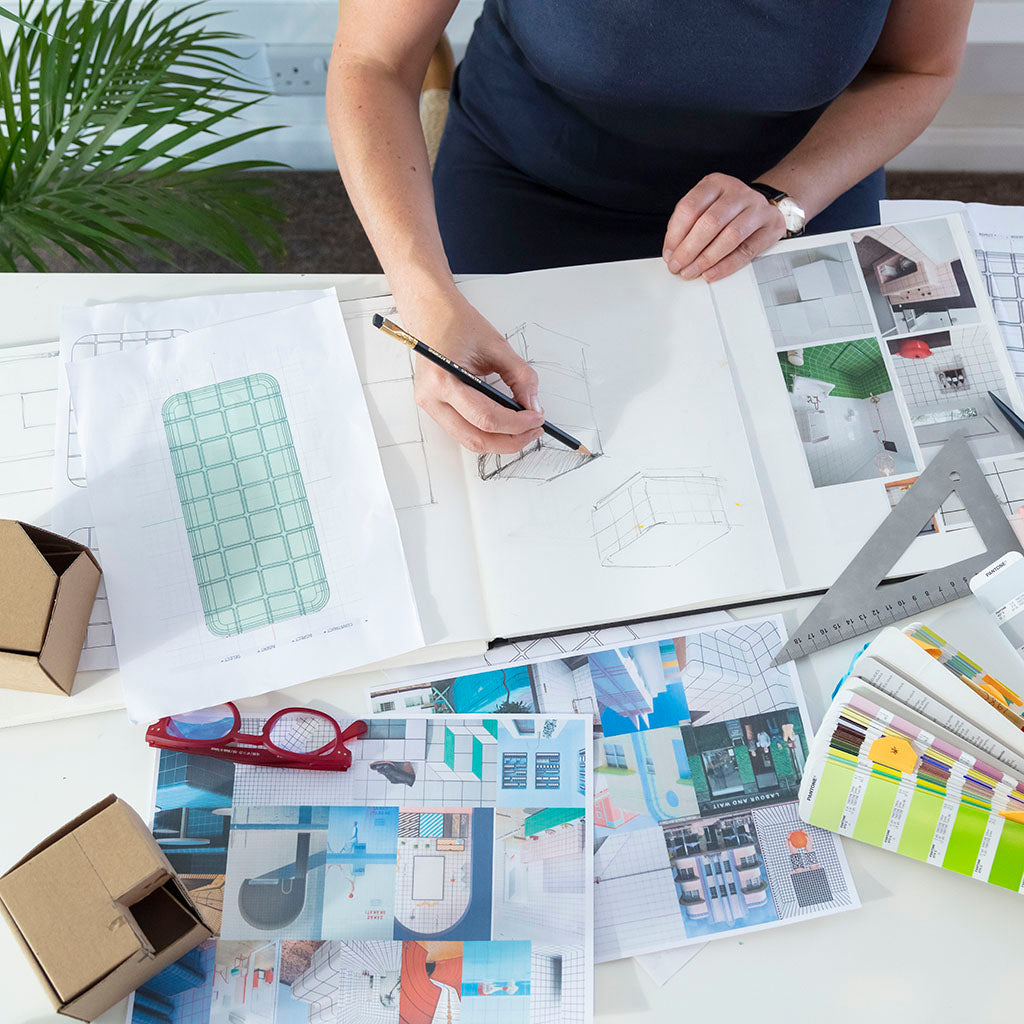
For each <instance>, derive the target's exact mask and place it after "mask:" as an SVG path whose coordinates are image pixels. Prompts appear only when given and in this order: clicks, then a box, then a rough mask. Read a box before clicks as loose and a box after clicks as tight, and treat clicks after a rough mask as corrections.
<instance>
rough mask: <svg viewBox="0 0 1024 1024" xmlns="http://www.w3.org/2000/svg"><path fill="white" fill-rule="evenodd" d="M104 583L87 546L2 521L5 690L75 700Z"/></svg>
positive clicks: (1, 667)
mask: <svg viewBox="0 0 1024 1024" xmlns="http://www.w3.org/2000/svg"><path fill="white" fill-rule="evenodd" d="M99 582H100V567H99V565H98V564H97V562H96V559H95V558H93V556H92V553H91V552H90V551H89V549H88V548H87V547H85V545H83V544H76V543H75V541H73V540H68V539H67V538H66V537H59V536H57V534H55V533H49V532H48V531H46V530H40V529H39V527H38V526H30V525H29V524H28V523H19V522H16V521H15V520H13V519H0V686H5V687H9V688H11V689H14V690H31V691H33V692H35V693H57V694H61V695H62V696H65V697H66V696H68V695H69V694H70V693H71V687H72V686H73V685H74V682H75V672H77V671H78V660H79V658H80V657H81V655H82V645H83V644H84V643H85V633H86V630H87V628H88V626H89V614H90V612H91V611H92V605H93V601H94V600H95V599H96V588H97V587H98V586H99Z"/></svg>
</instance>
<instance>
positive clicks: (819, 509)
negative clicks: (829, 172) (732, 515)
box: [712, 216, 1024, 591]
mask: <svg viewBox="0 0 1024 1024" xmlns="http://www.w3.org/2000/svg"><path fill="white" fill-rule="evenodd" d="M924 223H926V224H928V225H929V227H928V228H927V229H926V230H928V231H934V230H935V225H936V224H938V225H940V226H941V225H948V235H949V237H950V238H951V239H952V244H953V245H954V246H955V250H956V253H957V254H958V256H959V257H960V258H961V259H962V265H963V273H964V275H965V276H966V279H967V283H968V285H969V287H970V291H971V293H972V295H973V297H974V301H975V310H974V311H972V312H971V315H972V316H974V317H975V318H976V323H972V324H967V325H960V326H951V327H948V328H945V329H944V330H943V329H935V328H929V329H928V330H920V331H906V330H899V331H897V332H896V333H895V334H894V335H893V336H891V337H889V338H885V337H883V340H882V343H881V345H880V346H879V352H880V354H881V360H882V363H883V364H884V372H885V374H886V375H887V376H888V378H889V379H890V381H891V382H892V388H893V391H892V397H891V398H890V399H889V402H890V406H889V409H888V411H887V412H886V432H887V434H888V435H889V436H898V437H899V438H900V446H901V447H902V449H903V451H902V453H901V454H902V456H903V462H904V467H903V468H902V470H901V471H897V472H896V473H895V474H894V476H893V477H892V478H888V482H891V481H895V480H899V479H901V478H902V479H904V480H910V479H913V478H914V477H915V476H916V474H917V473H918V472H920V468H921V467H923V464H924V462H926V461H927V460H928V459H929V458H930V457H931V455H932V454H934V452H936V451H937V450H938V448H939V447H940V445H931V446H929V447H922V445H921V444H919V442H918V437H917V431H916V430H915V428H914V425H913V424H912V423H911V419H910V415H911V413H910V404H911V403H912V402H920V404H919V405H918V407H917V408H918V412H922V411H924V412H926V411H929V410H931V409H934V410H936V411H941V410H942V409H943V407H944V406H945V404H946V403H935V402H934V401H933V400H932V399H930V398H927V397H926V398H924V399H923V400H922V399H921V398H920V394H917V393H916V392H915V391H914V389H913V388H908V387H906V386H905V384H904V383H903V381H902V380H901V377H900V375H901V374H905V373H907V372H908V371H907V370H906V367H904V366H899V365H897V361H898V360H899V359H900V358H901V357H899V356H898V355H894V354H893V353H892V352H890V351H889V343H890V342H892V343H893V344H894V345H897V346H898V344H899V343H900V342H901V341H902V340H904V339H907V338H912V337H913V338H924V339H929V338H930V339H931V340H932V342H933V344H935V345H936V346H938V345H939V344H943V345H951V346H952V347H953V348H954V350H956V351H958V352H959V351H961V350H963V351H966V352H967V354H966V355H965V356H964V359H965V365H966V366H967V377H968V383H969V384H971V385H972V388H971V391H970V392H969V394H968V396H965V397H970V399H971V400H970V401H969V402H967V403H966V404H971V402H974V401H976V400H977V395H978V389H979V388H980V389H981V394H984V392H986V391H987V390H989V389H991V390H993V391H997V392H998V391H1002V393H1003V395H1004V396H1005V398H1006V399H1007V400H1009V401H1010V402H1011V404H1012V405H1013V406H1014V407H1016V408H1017V409H1018V411H1020V410H1021V399H1020V394H1019V391H1018V389H1017V386H1016V382H1015V380H1014V376H1013V372H1012V368H1011V366H1010V363H1009V360H1008V359H1007V355H1006V350H1005V347H1004V346H1003V345H1002V344H1000V342H999V334H998V328H997V325H996V323H995V320H994V318H993V315H992V309H991V306H990V305H989V302H988V297H987V295H986V292H985V286H984V282H983V281H982V279H981V276H980V274H979V273H978V270H977V267H976V265H975V263H974V260H973V258H972V250H971V244H970V240H969V237H968V234H967V232H966V230H965V228H964V225H963V223H962V221H961V219H960V217H958V216H955V217H949V218H942V219H941V220H938V221H935V220H933V221H928V222H924ZM867 230H868V231H871V230H883V229H867ZM910 230H912V231H915V232H916V231H917V229H916V228H914V229H910ZM851 234H853V235H859V234H860V232H853V233H851V232H837V233H835V234H830V235H819V236H815V237H809V238H802V239H794V240H792V241H790V242H783V243H780V244H779V245H778V246H775V247H774V248H773V249H772V250H770V252H769V253H768V254H766V256H765V257H761V258H760V259H761V260H764V259H768V260H771V259H773V258H775V257H777V256H779V255H782V256H783V257H784V258H785V257H788V256H789V254H795V256H794V258H796V259H801V258H804V257H806V258H807V259H808V260H809V261H810V262H812V263H814V262H821V261H822V260H825V259H828V260H829V261H835V260H836V259H837V254H838V251H839V250H840V249H841V250H843V251H845V252H847V253H848V257H847V261H848V262H847V265H849V264H851V263H852V265H853V267H854V269H855V271H859V268H858V266H857V260H856V250H854V249H853V248H852V246H851V244H850V238H851ZM823 249H824V250H826V251H825V252H822V250H823ZM840 262H841V261H840ZM787 266H788V264H787ZM782 269H783V270H785V269H786V267H782ZM758 272H760V273H762V276H763V277H765V278H767V280H762V281H760V282H759V281H758V279H757V276H756V274H757V273H758ZM774 273H775V269H773V265H772V264H760V265H759V261H755V266H754V267H753V268H747V269H745V270H743V271H741V272H739V273H737V274H734V275H732V276H731V277H729V278H726V279H725V280H724V281H721V282H716V284H715V285H714V286H713V288H712V291H713V293H714V295H715V300H716V305H717V307H718V311H719V316H720V317H721V322H722V326H723V332H724V334H725V337H726V344H727V346H728V349H729V353H730V359H731V361H732V364H733V373H734V378H735V380H736V384H737V387H738V390H739V395H740V403H741V407H742V411H743V416H744V421H745V423H746V426H747V434H748V436H749V437H750V439H751V446H752V448H753V451H754V455H755V461H756V464H757V466H758V473H759V475H760V479H761V483H762V487H763V493H764V498H765V503H766V505H767V507H768V515H769V519H770V520H771V523H772V528H773V531H774V533H775V540H776V544H777V550H778V555H779V560H780V562H781V563H782V570H783V574H784V576H785V581H786V588H787V590H790V591H794V590H806V589H810V588H824V587H828V586H829V585H831V583H832V582H834V580H835V578H836V576H837V575H838V574H839V573H840V572H841V571H842V570H843V569H844V568H845V567H846V565H847V564H848V563H849V562H850V560H851V559H852V558H853V556H854V555H855V554H856V553H857V551H858V550H859V549H860V548H861V546H862V545H863V544H864V542H865V541H866V540H867V539H868V537H869V536H870V535H871V533H872V532H873V531H874V530H875V529H876V528H877V527H878V525H879V524H880V523H881V522H882V521H883V520H884V518H885V517H886V515H887V514H888V513H889V511H890V509H891V507H892V504H890V500H891V499H890V493H889V492H888V491H887V490H886V487H885V483H886V482H887V478H883V477H882V476H881V474H880V473H879V472H878V470H877V468H874V467H873V465H872V463H873V456H872V454H871V453H870V452H869V455H868V459H867V460H866V461H865V462H864V463H863V466H865V467H866V470H865V472H866V473H870V476H869V477H867V478H863V479H853V480H848V481H846V482H841V483H836V484H831V485H822V486H815V482H814V479H813V477H812V471H811V468H810V463H809V462H808V456H807V449H808V448H810V449H813V448H814V445H815V444H817V443H819V442H816V441H813V440H812V441H810V442H804V441H803V440H802V439H801V434H800V429H801V427H800V425H799V424H798V422H797V420H796V418H795V416H794V411H793V406H792V404H791V401H792V397H791V395H790V393H789V392H788V390H787V387H786V384H785V382H784V381H783V377H782V366H781V360H780V357H779V355H778V354H777V352H781V353H782V358H783V359H785V358H786V352H787V349H788V347H789V344H788V343H787V342H786V341H785V340H784V339H785V338H786V337H787V335H786V334H785V333H783V334H782V335H781V336H780V335H779V333H778V327H777V326H776V327H775V328H773V326H772V323H771V322H770V321H769V318H768V313H767V312H766V307H765V305H764V304H763V303H762V298H761V295H762V294H765V293H767V294H769V295H770V294H771V292H770V289H771V288H772V287H773V285H774V283H775V282H774V280H773V279H772V276H771V275H772V274H774ZM851 281H853V282H855V284H851V288H852V289H855V290H852V291H851V296H853V297H854V298H853V300H852V301H854V302H856V303H857V308H858V309H860V310H861V311H862V313H863V311H865V310H866V315H867V317H868V322H867V323H861V324H859V325H854V326H848V327H843V328H835V329H834V330H833V331H832V335H831V337H828V338H825V339H823V340H818V339H817V338H815V339H814V340H813V341H803V340H801V341H800V342H798V343H794V344H792V347H793V348H798V349H800V350H801V352H802V353H803V356H804V358H805V359H806V358H807V353H808V350H809V349H811V348H814V347H816V346H817V345H819V344H830V345H845V344H847V343H860V342H862V341H863V340H864V339H867V341H868V343H876V342H875V341H874V339H877V338H878V337H879V335H880V331H879V325H878V321H877V318H876V312H875V310H874V308H873V307H872V303H871V300H870V297H869V296H868V293H867V290H866V287H865V286H864V285H863V276H862V275H859V274H858V273H855V274H854V277H853V278H851ZM779 287H782V288H783V289H785V288H787V287H789V283H788V281H783V284H782V285H780V286H779ZM857 296H859V298H857ZM784 297H787V296H784ZM788 298H789V299H791V300H792V301H793V304H800V303H799V302H797V301H796V300H797V299H798V298H799V296H798V294H797V293H796V291H794V292H793V294H792V295H791V296H788ZM802 301H803V300H800V302H802ZM784 304H788V303H784ZM779 323H780V321H778V320H776V324H777V325H778V324H779ZM968 331H970V332H971V334H972V336H974V337H976V338H977V339H978V345H977V347H975V348H964V347H963V343H962V339H963V338H964V336H965V335H966V333H967V332H968ZM946 332H948V333H949V335H950V340H949V341H943V340H942V339H941V336H942V335H943V334H944V333H946ZM818 337H819V338H820V337H821V335H818ZM936 339H940V340H936ZM776 346H778V350H777V348H776ZM935 351H941V350H940V349H939V348H938V347H937V348H936V349H935ZM967 360H974V362H968V361H967ZM787 361H788V360H787ZM909 362H911V363H913V364H915V365H916V364H928V363H929V361H928V359H923V360H912V361H909ZM982 364H983V369H982V370H980V371H979V372H978V373H975V370H976V369H978V367H979V366H982ZM924 372H926V376H927V365H926V371H924ZM915 396H916V397H915ZM961 400H962V399H961V396H959V395H956V394H953V395H952V396H951V399H950V403H949V404H956V403H959V402H960V401H961ZM864 401H865V402H866V401H867V400H864ZM874 416H875V413H874V412H873V410H872V409H871V408H869V407H868V406H867V405H865V407H864V409H862V410H859V411H857V412H856V413H855V415H854V417H853V418H852V419H847V418H846V416H845V415H843V416H835V417H833V416H829V417H828V418H827V422H828V430H829V433H830V435H831V433H832V432H837V436H838V437H840V438H843V437H845V436H849V434H848V433H847V432H848V431H853V430H854V429H855V428H859V426H860V425H861V424H862V422H863V421H866V426H867V428H868V430H867V433H868V434H869V436H870V434H871V433H873V428H874V427H875V426H876V422H875V419H874ZM991 421H992V423H993V425H994V426H995V427H997V428H998V436H996V437H994V438H993V444H995V445H998V447H999V448H1000V449H1001V451H1004V452H1005V453H1006V454H1005V455H1001V456H1000V457H999V458H995V459H993V458H983V459H982V465H983V468H986V470H987V471H990V472H993V473H994V472H996V470H997V469H998V468H999V467H1002V468H1003V470H1005V473H1008V472H1009V471H1010V470H1011V469H1014V468H1018V467H1019V466H1020V463H1021V460H1020V454H1019V453H1020V452H1021V451H1022V450H1024V440H1022V439H1021V438H1020V437H1019V436H1018V435H1017V434H1016V433H1015V432H1014V431H1013V430H1012V429H1010V428H1009V426H1008V424H1006V423H1005V420H1002V419H1001V418H1000V417H998V416H996V415H992V416H991ZM950 429H952V427H951V428H950ZM971 443H972V447H975V450H976V452H978V453H979V454H980V455H982V456H984V454H985V451H984V450H980V451H979V449H978V448H977V447H976V442H975V441H973V440H972V442H971ZM983 443H988V442H983ZM873 444H874V447H873V449H872V451H873V452H878V451H879V450H880V449H881V445H880V444H877V443H873ZM989 450H991V449H989ZM915 467H916V468H915ZM1005 473H1004V475H1005ZM954 505H955V502H950V503H947V506H948V507H950V508H952V507H954ZM938 518H939V532H938V533H932V534H929V535H925V536H921V537H919V538H918V539H917V540H915V541H914V543H913V544H912V545H911V546H910V548H909V549H908V551H907V553H906V554H905V555H904V556H903V557H902V558H901V559H900V560H899V561H898V562H897V563H896V566H895V567H894V569H893V573H894V574H896V575H900V574H909V573H914V572H922V571H925V570H927V569H931V568H935V567H937V566H942V565H948V564H950V563H951V562H954V561H957V560H959V559H961V558H965V557H968V556H970V555H973V554H977V553H979V552H980V551H981V550H982V546H981V542H980V539H979V538H978V535H977V533H976V531H975V530H973V529H970V528H958V527H961V526H962V516H961V515H959V514H957V513H955V512H952V511H951V512H949V513H948V514H947V513H943V514H942V515H940V516H939V517H938Z"/></svg>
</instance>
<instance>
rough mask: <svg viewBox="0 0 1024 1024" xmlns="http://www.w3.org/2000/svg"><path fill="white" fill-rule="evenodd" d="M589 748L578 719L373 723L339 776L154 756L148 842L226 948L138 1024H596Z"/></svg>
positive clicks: (145, 1009)
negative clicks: (157, 847) (247, 1023)
mask: <svg viewBox="0 0 1024 1024" xmlns="http://www.w3.org/2000/svg"><path fill="white" fill-rule="evenodd" d="M264 721H265V720H263V719H256V718H249V717H243V720H242V727H243V729H244V731H245V732H247V733H259V732H260V730H261V728H262V726H263V725H264ZM349 721H350V720H347V719H346V720H343V721H340V722H339V724H340V725H341V726H342V728H344V727H345V726H346V725H347V724H348V722H349ZM590 745H591V736H590V721H589V719H588V718H587V717H584V716H520V717H517V718H516V719H511V718H503V719H496V718H479V717H454V716H445V717H443V718H431V719H427V718H422V717H421V718H418V719H398V718H390V719H386V720H371V721H370V722H369V733H368V734H367V735H366V737H364V738H363V739H360V740H356V741H354V742H353V743H352V744H351V745H350V746H351V749H352V752H353V757H354V761H353V765H352V767H351V768H350V769H349V770H348V771H347V772H345V773H330V772H306V771H293V770H283V769H276V768H259V767H253V766H249V765H239V766H235V765H233V764H231V763H229V762H226V761H217V760H212V759H209V758H204V757H201V756H198V755H192V754H182V753H175V752H171V751H161V753H160V759H159V766H158V774H157V787H156V796H155V810H154V818H153V831H154V834H155V835H156V837H157V841H158V842H159V843H160V844H161V846H162V847H163V849H164V851H165V852H166V853H167V855H168V857H169V859H170V861H171V863H172V865H173V866H174V867H175V868H176V870H177V871H178V872H179V877H180V878H181V881H182V882H183V884H184V885H185V886H186V887H187V889H188V890H189V892H190V894H191V896H192V898H193V899H194V900H195V901H196V902H197V903H198V904H199V906H200V907H201V909H202V912H203V914H204V916H206V917H207V919H208V921H209V923H210V924H211V926H213V927H214V928H215V929H216V930H218V931H219V933H220V938H219V939H217V940H210V941H208V942H206V943H204V944H203V945H201V946H200V947H199V948H198V949H196V950H193V951H192V952H191V953H189V954H188V955H186V956H185V957H184V958H183V959H182V960H181V961H179V962H178V963H177V964H175V965H174V966H173V967H171V968H169V969H168V970H167V971H165V972H163V973H162V974H160V975H158V976H157V977H156V978H154V979H153V980H152V981H150V982H148V983H147V984H146V985H145V986H144V987H143V988H142V989H140V990H139V992H138V993H136V995H135V1002H134V1007H133V1009H131V1010H130V1011H129V1024H151V1021H152V1017H151V1014H152V1012H153V1009H154V1006H159V1007H161V1008H162V1009H161V1012H163V1013H164V1014H165V1015H167V1016H168V1017H170V1018H171V1019H178V1016H177V1015H178V1014H179V1013H184V1012H186V1011H187V1013H188V1014H189V1016H188V1020H189V1021H190V1022H192V1024H207V1022H209V1024H220V1022H225V1024H227V1022H229V1021H235V1020H236V1018H237V1019H242V1018H243V1017H244V1018H245V1019H246V1020H250V1019H258V1020H266V1021H270V1022H274V1024H307V1022H308V1024H352V1022H355V1021H372V1022H374V1024H399V1021H402V1022H409V1024H416V1022H423V1024H429V1022H431V1021H442V1022H443V1021H448V1020H451V1021H453V1022H456V1021H462V1022H463V1024H473V1022H478V1024H491V1022H500V1024H549V1022H552V1021H558V1022H565V1024H588V1022H589V1021H590V1020H591V1019H592V1013H593V1007H592V999H593V985H592V980H593V921H592V915H593V892H592V890H593V882H592V876H593V858H592V834H593V819H592V811H591V808H592V776H591V770H590V764H589V757H588V751H589V749H590Z"/></svg>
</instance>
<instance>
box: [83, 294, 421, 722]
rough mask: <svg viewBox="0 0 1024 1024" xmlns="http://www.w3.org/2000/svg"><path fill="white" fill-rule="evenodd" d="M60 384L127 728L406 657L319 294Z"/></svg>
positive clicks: (364, 467) (394, 548) (411, 610)
mask: <svg viewBox="0 0 1024 1024" xmlns="http://www.w3.org/2000/svg"><path fill="white" fill-rule="evenodd" d="M296 338H300V339H302V344H301V346H297V345H296V344H295V343H294V341H289V342H288V343H284V339H296ZM312 368H315V371H316V372H311V369H312ZM68 375H69V381H70V384H71V389H72V394H73V397H74V405H75V412H76V417H77V423H78V432H79V437H80V440H81V444H82V449H83V451H84V453H85V458H86V463H87V467H88V475H89V498H90V503H91V506H92V512H93V515H94V518H95V524H96V528H97V534H98V539H99V541H100V543H101V545H102V546H103V564H104V567H105V570H106V580H107V594H108V598H109V601H110V607H111V612H112V616H113V620H114V622H115V623H116V624H117V629H118V649H119V655H120V663H121V678H122V682H123V686H124V692H125V699H126V705H127V707H128V712H129V715H130V716H131V717H132V719H133V720H135V721H141V720H149V719H153V718H158V717H160V716H162V715H164V714H169V713H172V712H174V711H183V710H186V709H188V708H195V707H204V706H207V705H210V704H213V703H217V702H219V701H221V700H225V699H230V698H237V697H240V696H246V695H250V694H254V693H262V692H266V691H267V690H271V689H276V688H280V687H282V686H287V685H291V684H293V683H297V682H302V681H304V680H306V679H315V678H318V677H320V676H324V675H329V674H332V673H335V672H338V671H341V670H343V669H346V668H351V667H354V666H357V665H364V664H368V663H370V662H374V661H378V660H381V659H383V658H386V657H389V656H392V655H395V654H398V653H401V652H404V651H408V650H411V649H414V648H417V647H420V646H422V642H423V641H422V634H421V631H420V627H419V620H418V617H417V613H416V605H415V600H414V596H413V591H412V586H411V583H410V580H409V576H408V570H407V568H406V564H405V560H404V555H403V552H402V545H401V539H400V536H399V532H398V526H397V522H396V520H395V514H394V510H393V508H392V506H391V502H390V499H389V497H388V493H387V488H386V485H385V482H384V477H383V473H382V471H381V467H380V462H379V460H378V458H377V449H376V445H375V444H374V439H373V434H372V431H371V428H370V421H369V416H368V414H367V412H366V406H365V404H364V402H363V397H362V390H361V387H360V384H359V380H358V377H357V376H356V371H355V366H354V363H353V361H352V358H351V353H350V349H349V347H348V345H347V344H346V338H345V330H344V323H343V321H342V318H341V314H340V311H339V309H338V304H337V300H336V299H335V298H334V297H333V296H325V297H323V298H320V299H317V300H315V301H313V302H309V303H304V304H302V305H299V306H294V307H292V308H290V309H284V310H278V311H275V312H271V313H267V314H264V315H262V316H259V317H250V318H247V319H246V320H241V321H238V320H236V321H231V322H229V323H225V324H221V325H220V326H218V327H214V328H207V329H206V330H202V331H195V332H192V333H190V334H188V335H185V336H182V337H180V338H176V339H174V341H173V343H172V344H159V343H158V344H153V345H149V346H146V347H144V348H143V349H141V350H139V351H136V352H130V353H122V354H119V355H110V356H107V357H104V358H103V359H86V360H83V361H81V362H79V363H72V364H69V366H68ZM356 496H358V498H356Z"/></svg>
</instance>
